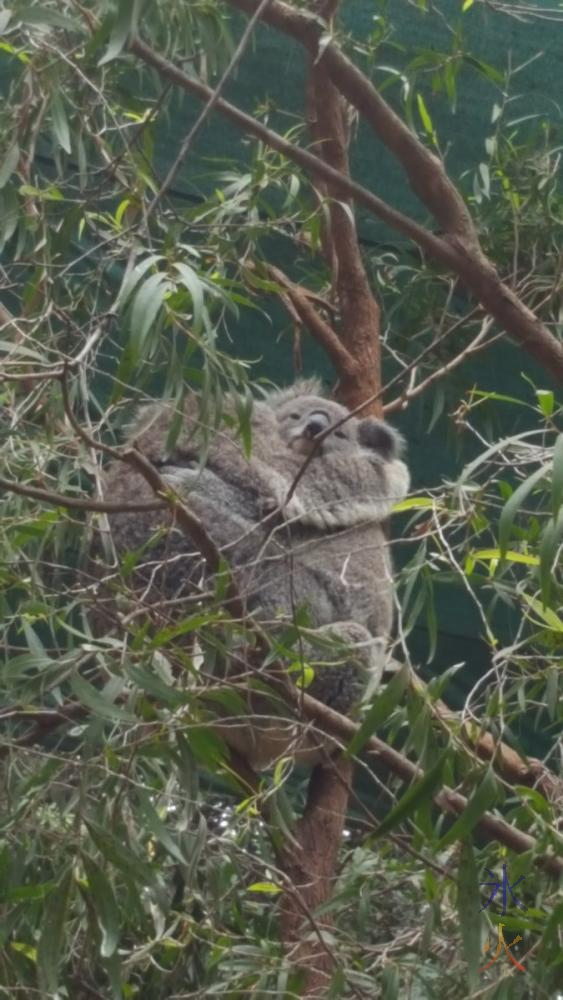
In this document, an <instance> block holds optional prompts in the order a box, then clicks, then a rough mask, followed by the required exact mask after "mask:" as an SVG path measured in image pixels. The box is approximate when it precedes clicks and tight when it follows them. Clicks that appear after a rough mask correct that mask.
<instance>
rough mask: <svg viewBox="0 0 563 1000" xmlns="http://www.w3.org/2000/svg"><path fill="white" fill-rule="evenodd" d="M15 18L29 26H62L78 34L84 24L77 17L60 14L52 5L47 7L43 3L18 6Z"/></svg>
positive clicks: (82, 29)
mask: <svg viewBox="0 0 563 1000" xmlns="http://www.w3.org/2000/svg"><path fill="white" fill-rule="evenodd" d="M17 19H18V21H20V22H21V23H22V24H29V25H31V26H34V25H36V26H37V27H43V26H45V25H47V26H48V27H50V28H62V29H63V30H64V31H73V32H79V33H80V34H82V33H83V31H84V26H83V24H82V22H81V21H80V20H79V18H74V17H69V16H68V15H67V14H61V13H59V11H57V10H54V9H53V8H52V7H47V6H46V4H44V3H40V4H34V5H33V6H29V7H22V8H20V9H19V10H18V12H17Z"/></svg>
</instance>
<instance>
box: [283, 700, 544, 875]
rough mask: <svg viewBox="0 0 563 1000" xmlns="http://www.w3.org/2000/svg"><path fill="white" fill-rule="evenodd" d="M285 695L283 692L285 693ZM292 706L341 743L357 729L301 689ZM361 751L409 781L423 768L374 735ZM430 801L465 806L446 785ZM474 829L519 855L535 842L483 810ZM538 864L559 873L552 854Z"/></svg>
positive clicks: (452, 808) (458, 809)
mask: <svg viewBox="0 0 563 1000" xmlns="http://www.w3.org/2000/svg"><path fill="white" fill-rule="evenodd" d="M286 696H287V693H286ZM291 697H292V699H293V700H294V703H295V705H296V707H298V708H299V709H300V710H301V711H302V713H303V714H304V715H305V717H306V718H307V719H310V720H312V721H314V722H315V723H317V724H318V725H319V727H320V728H321V729H322V731H323V732H325V733H328V734H330V735H332V736H334V737H335V738H336V739H338V740H339V741H340V742H342V743H348V742H349V741H350V740H351V739H352V737H353V736H354V734H355V733H356V732H357V729H358V727H357V724H356V723H355V722H352V720H351V719H347V718H346V717H345V716H343V715H339V714H338V712H335V711H333V709H331V708H329V707H328V705H323V704H322V703H321V702H320V701H316V699H314V698H311V697H310V695H306V694H303V693H302V692H299V693H297V692H296V693H295V694H294V693H293V692H292V694H291ZM364 750H365V751H366V752H367V753H368V754H375V755H376V756H377V757H378V759H379V760H380V761H381V762H382V763H383V764H385V766H386V767H388V768H389V770H390V771H392V772H393V774H396V775H397V777H399V778H401V779H402V780H403V781H408V782H412V781H413V780H417V779H419V780H420V779H421V778H422V777H423V776H424V772H423V770H422V769H421V768H420V767H418V765H417V764H414V763H413V762H412V761H410V760H409V759H408V758H407V757H404V756H403V754H401V753H399V751H398V750H394V749H393V747H390V746H388V745H387V744H386V743H384V742H383V740H380V739H378V737H377V736H371V737H370V739H369V740H367V742H366V744H365V747H364ZM434 802H435V803H436V805H437V806H438V807H439V808H440V809H442V810H443V811H444V812H450V813H455V814H456V815H460V814H461V813H462V812H464V810H465V809H466V808H467V799H466V798H465V796H463V795H461V794H460V793H459V792H455V791H453V790H452V789H450V788H443V789H441V791H439V792H436V794H435V795H434ZM477 829H478V830H479V832H480V833H481V834H483V835H484V836H485V837H486V838H487V839H491V840H497V841H498V842H499V843H501V844H505V845H506V846H507V847H509V848H510V849H511V850H513V851H516V852H517V853H519V854H522V853H524V852H525V851H530V850H533V849H534V848H535V847H536V846H537V845H536V841H535V840H534V838H533V837H531V836H530V835H529V834H527V833H522V831H521V830H517V829H516V828H515V827H513V826H511V825H510V824H509V823H506V822H505V820H503V819H500V818H499V817H497V816H491V815H490V814H489V813H484V814H483V815H482V816H481V818H480V819H479V822H478V824H477ZM541 864H542V865H543V867H544V868H545V869H546V871H548V872H550V873H551V874H552V875H555V876H559V875H561V874H563V858H561V857H556V856H555V855H552V854H546V855H543V856H542V858H541Z"/></svg>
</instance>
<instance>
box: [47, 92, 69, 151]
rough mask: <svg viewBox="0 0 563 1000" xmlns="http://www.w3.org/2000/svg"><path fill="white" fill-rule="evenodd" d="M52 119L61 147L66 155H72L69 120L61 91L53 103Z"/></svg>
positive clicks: (55, 96) (57, 93)
mask: <svg viewBox="0 0 563 1000" xmlns="http://www.w3.org/2000/svg"><path fill="white" fill-rule="evenodd" d="M51 117H52V119H53V131H54V133H55V135H56V137H57V140H58V142H59V145H60V146H62V148H63V149H64V151H65V153H70V151H71V145H70V129H69V127H68V118H67V116H66V111H65V109H64V105H63V102H62V98H61V94H60V91H57V92H56V93H55V95H54V97H53V100H52V101H51Z"/></svg>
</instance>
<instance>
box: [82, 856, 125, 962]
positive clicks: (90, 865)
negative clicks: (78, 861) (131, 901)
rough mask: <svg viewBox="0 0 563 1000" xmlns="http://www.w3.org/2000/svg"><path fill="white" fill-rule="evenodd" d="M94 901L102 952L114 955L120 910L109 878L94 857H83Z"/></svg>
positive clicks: (106, 954) (107, 956) (102, 953)
mask: <svg viewBox="0 0 563 1000" xmlns="http://www.w3.org/2000/svg"><path fill="white" fill-rule="evenodd" d="M82 862H83V864H84V870H85V872H86V877H87V879H88V888H89V890H90V893H91V896H92V900H93V903H94V912H95V914H96V920H97V921H98V926H99V928H100V931H101V934H102V943H101V946H100V954H101V955H102V957H103V958H109V957H110V956H111V955H113V953H114V951H115V950H116V948H117V945H118V943H119V910H118V906H117V903H116V901H115V896H114V894H113V889H112V887H111V883H110V882H109V879H108V878H107V877H106V875H105V873H104V872H103V871H102V869H101V868H100V866H99V865H98V864H97V862H96V861H94V859H93V858H90V857H88V855H87V854H85V855H84V856H83V858H82Z"/></svg>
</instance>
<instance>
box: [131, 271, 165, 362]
mask: <svg viewBox="0 0 563 1000" xmlns="http://www.w3.org/2000/svg"><path fill="white" fill-rule="evenodd" d="M170 288H171V285H170V282H169V281H167V279H166V275H164V274H162V273H161V272H159V273H158V274H151V276H150V278H147V280H146V281H145V282H144V284H143V285H142V286H141V288H140V289H139V291H138V292H137V294H136V296H135V300H134V302H133V308H132V310H131V321H130V329H131V344H132V346H133V348H134V349H135V350H136V352H137V354H138V355H140V354H142V351H143V347H144V344H145V340H146V338H147V334H148V332H149V330H150V328H151V326H152V325H153V323H154V321H155V319H156V317H157V315H158V313H159V312H160V310H161V309H162V306H163V305H164V298H165V295H166V294H167V292H169V291H170Z"/></svg>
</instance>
